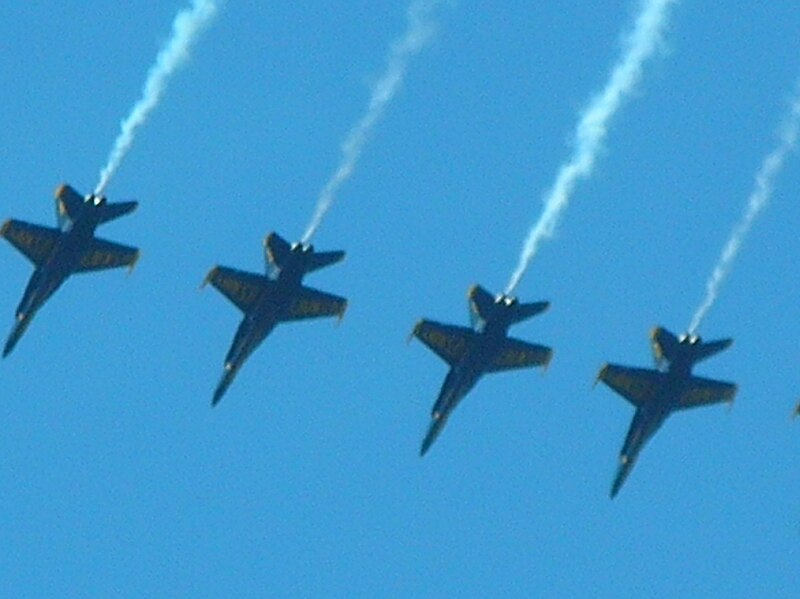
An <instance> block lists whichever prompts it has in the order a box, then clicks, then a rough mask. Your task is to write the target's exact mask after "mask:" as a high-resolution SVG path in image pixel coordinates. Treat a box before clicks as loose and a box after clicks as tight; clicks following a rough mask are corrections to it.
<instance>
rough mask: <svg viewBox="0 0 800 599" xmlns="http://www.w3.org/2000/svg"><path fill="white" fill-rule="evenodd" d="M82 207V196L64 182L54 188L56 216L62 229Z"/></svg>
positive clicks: (73, 218)
mask: <svg viewBox="0 0 800 599" xmlns="http://www.w3.org/2000/svg"><path fill="white" fill-rule="evenodd" d="M82 207H83V197H82V196H81V194H79V193H78V192H77V191H75V189H74V188H72V187H70V186H69V185H67V184H66V183H63V184H61V185H60V186H59V187H58V189H56V218H57V219H58V226H59V227H61V228H62V229H63V228H64V225H66V223H67V222H70V221H74V220H75V219H76V218H77V217H78V214H80V211H81V208H82Z"/></svg>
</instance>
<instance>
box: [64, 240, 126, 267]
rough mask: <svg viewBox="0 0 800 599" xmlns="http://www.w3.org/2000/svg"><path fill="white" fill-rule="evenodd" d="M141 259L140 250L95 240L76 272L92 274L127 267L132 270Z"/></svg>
mask: <svg viewBox="0 0 800 599" xmlns="http://www.w3.org/2000/svg"><path fill="white" fill-rule="evenodd" d="M138 259H139V250H138V249H136V248H132V247H128V246H126V245H122V244H119V243H114V242H112V241H105V240H104V239H98V238H94V239H92V240H91V241H89V242H88V245H87V247H86V249H84V251H83V255H82V256H81V261H80V262H79V263H78V267H77V268H76V269H75V272H91V271H95V270H106V269H109V268H121V267H123V266H127V267H128V268H130V269H131V270H133V267H134V266H136V261H137V260H138Z"/></svg>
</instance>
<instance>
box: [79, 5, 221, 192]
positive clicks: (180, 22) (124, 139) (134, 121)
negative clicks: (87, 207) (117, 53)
mask: <svg viewBox="0 0 800 599" xmlns="http://www.w3.org/2000/svg"><path fill="white" fill-rule="evenodd" d="M216 13H217V5H216V2H215V0H193V1H192V6H191V8H184V9H183V10H181V11H180V12H179V13H178V14H177V15H176V16H175V20H174V21H173V22H172V35H171V36H170V39H169V41H167V43H166V45H164V47H162V48H161V50H160V51H159V53H158V56H157V57H156V62H155V64H153V66H152V67H150V71H149V72H148V73H147V81H145V84H144V87H143V88H142V97H141V98H140V99H139V101H138V102H137V103H136V104H135V105H134V107H133V110H131V113H130V114H129V115H128V117H127V118H126V119H125V120H124V121H122V124H121V130H120V133H119V135H118V136H117V139H116V140H115V141H114V147H113V148H112V149H111V153H110V154H109V156H108V162H107V163H106V166H105V167H104V168H103V170H102V171H100V181H99V182H98V183H97V187H96V188H95V191H94V194H95V195H97V196H99V195H103V192H104V191H105V188H106V186H107V185H108V183H109V181H110V180H111V177H113V176H114V174H115V173H116V172H117V169H118V168H119V165H120V164H121V163H122V159H123V158H125V155H126V154H127V153H128V150H130V149H131V145H132V144H133V138H134V136H135V135H136V130H137V129H138V128H139V127H140V126H141V125H143V124H144V122H145V121H146V120H147V117H148V116H149V115H150V112H151V111H152V110H153V108H155V107H156V104H158V101H159V100H160V99H161V94H162V93H163V92H164V89H165V88H166V86H167V81H168V80H169V78H170V76H171V75H172V73H174V72H175V70H176V69H177V68H178V67H179V66H181V65H182V64H183V63H184V62H186V60H187V59H188V58H189V48H190V47H191V45H192V43H193V42H194V40H195V39H196V38H197V35H198V34H199V33H200V31H201V30H202V29H203V28H204V27H205V26H206V25H207V24H208V23H209V22H210V21H211V19H212V18H213V17H214V15H216Z"/></svg>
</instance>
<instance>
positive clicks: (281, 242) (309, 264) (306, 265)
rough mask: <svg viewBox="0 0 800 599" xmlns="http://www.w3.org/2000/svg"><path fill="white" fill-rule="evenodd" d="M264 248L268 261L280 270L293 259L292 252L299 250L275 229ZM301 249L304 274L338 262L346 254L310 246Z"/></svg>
mask: <svg viewBox="0 0 800 599" xmlns="http://www.w3.org/2000/svg"><path fill="white" fill-rule="evenodd" d="M264 249H265V251H266V259H267V263H268V264H269V265H270V266H272V268H274V269H275V270H278V271H281V270H283V269H284V268H286V267H287V265H288V264H289V261H290V260H291V259H292V254H293V253H297V252H298V248H297V246H292V245H291V244H290V243H289V242H288V241H286V240H285V239H284V238H283V237H281V236H280V235H278V234H277V233H275V232H274V231H273V232H272V233H270V234H269V235H267V237H266V238H265V239H264ZM300 251H302V256H303V274H308V273H310V272H314V271H315V270H319V269H320V268H325V267H326V266H330V265H331V264H336V263H337V262H340V261H341V260H343V259H344V256H345V253H344V252H342V251H335V252H315V251H314V250H313V249H312V248H311V247H310V246H309V247H308V248H305V247H303V248H300Z"/></svg>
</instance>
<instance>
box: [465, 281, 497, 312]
mask: <svg viewBox="0 0 800 599" xmlns="http://www.w3.org/2000/svg"><path fill="white" fill-rule="evenodd" d="M467 299H468V300H469V309H470V312H472V314H473V315H475V316H477V317H478V318H480V319H482V320H484V321H486V320H489V315H490V314H491V313H492V311H493V310H494V308H495V303H494V296H493V295H492V294H491V293H489V292H488V291H487V290H486V289H484V288H483V287H481V286H480V285H473V286H472V287H470V289H469V291H468V292H467Z"/></svg>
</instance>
